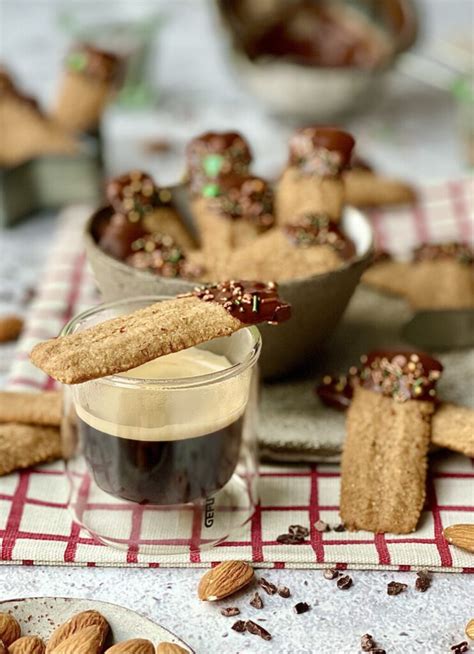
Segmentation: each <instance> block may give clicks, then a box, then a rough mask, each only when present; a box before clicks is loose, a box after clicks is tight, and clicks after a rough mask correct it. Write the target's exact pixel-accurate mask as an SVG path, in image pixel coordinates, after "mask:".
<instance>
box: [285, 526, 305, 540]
mask: <svg viewBox="0 0 474 654" xmlns="http://www.w3.org/2000/svg"><path fill="white" fill-rule="evenodd" d="M288 533H289V534H291V535H292V536H299V537H300V538H306V536H309V529H308V527H303V526H302V525H290V526H289V527H288Z"/></svg>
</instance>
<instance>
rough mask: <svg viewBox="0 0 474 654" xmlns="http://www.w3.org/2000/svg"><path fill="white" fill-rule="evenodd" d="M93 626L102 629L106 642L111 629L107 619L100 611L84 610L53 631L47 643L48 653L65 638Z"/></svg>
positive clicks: (103, 641)
mask: <svg viewBox="0 0 474 654" xmlns="http://www.w3.org/2000/svg"><path fill="white" fill-rule="evenodd" d="M92 626H96V627H98V628H99V629H100V630H101V634H102V643H105V639H106V638H107V634H108V633H109V629H110V627H109V623H108V622H107V620H106V619H105V618H104V616H103V615H101V614H100V613H99V612H98V611H82V612H81V613H76V615H73V616H72V618H69V620H68V621H67V622H64V623H63V624H62V625H60V626H59V627H57V628H56V629H55V630H54V631H53V633H52V634H51V636H50V638H49V640H48V643H47V645H46V654H49V653H50V652H52V651H53V650H54V649H55V648H56V647H57V646H58V645H59V644H60V643H62V642H63V640H66V639H67V638H69V637H70V636H72V635H73V634H75V633H77V632H78V631H80V630H81V629H84V628H85V627H92Z"/></svg>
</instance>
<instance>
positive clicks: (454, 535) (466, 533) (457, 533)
mask: <svg viewBox="0 0 474 654" xmlns="http://www.w3.org/2000/svg"><path fill="white" fill-rule="evenodd" d="M443 535H444V537H445V538H446V540H447V541H448V543H451V545H456V547H460V548H461V549H463V550H467V551H468V552H474V524H473V525H462V524H461V525H451V526H450V527H446V529H445V530H444V531H443Z"/></svg>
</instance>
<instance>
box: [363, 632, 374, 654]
mask: <svg viewBox="0 0 474 654" xmlns="http://www.w3.org/2000/svg"><path fill="white" fill-rule="evenodd" d="M376 647H377V645H376V643H375V640H374V639H373V638H372V636H371V635H370V634H364V635H363V636H362V638H361V639H360V648H361V650H362V651H363V652H371V651H372V650H374V649H375V648H376Z"/></svg>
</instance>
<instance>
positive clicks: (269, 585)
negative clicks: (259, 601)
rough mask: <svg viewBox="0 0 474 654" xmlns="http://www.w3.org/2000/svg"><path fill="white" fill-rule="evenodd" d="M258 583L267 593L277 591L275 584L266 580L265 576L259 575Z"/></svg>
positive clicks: (271, 593) (273, 593)
mask: <svg viewBox="0 0 474 654" xmlns="http://www.w3.org/2000/svg"><path fill="white" fill-rule="evenodd" d="M258 585H259V586H260V587H261V588H263V590H264V591H265V592H266V593H267V595H275V593H276V592H277V587H276V586H275V584H272V583H271V582H270V581H267V579H265V577H261V578H260V579H259V580H258Z"/></svg>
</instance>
